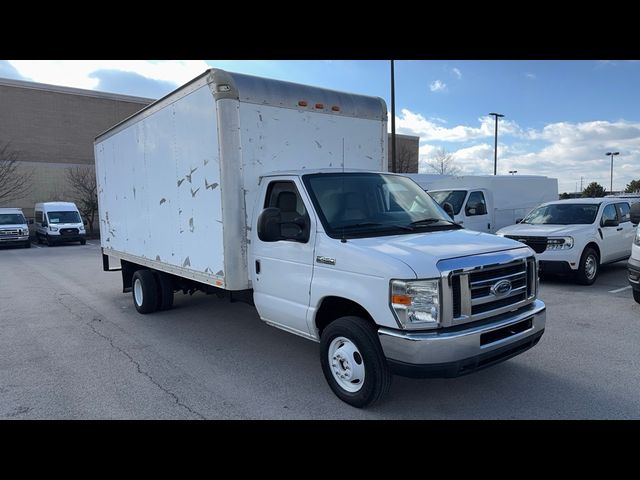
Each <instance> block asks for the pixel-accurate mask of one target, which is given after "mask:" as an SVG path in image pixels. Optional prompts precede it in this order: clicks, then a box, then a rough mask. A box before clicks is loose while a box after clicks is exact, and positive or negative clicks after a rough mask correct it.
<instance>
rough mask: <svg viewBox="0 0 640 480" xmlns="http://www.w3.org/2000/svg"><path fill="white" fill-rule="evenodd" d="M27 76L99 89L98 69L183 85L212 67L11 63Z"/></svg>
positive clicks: (187, 63) (156, 63) (184, 63)
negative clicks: (96, 76)
mask: <svg viewBox="0 0 640 480" xmlns="http://www.w3.org/2000/svg"><path fill="white" fill-rule="evenodd" d="M9 63H10V64H11V66H13V67H14V68H15V69H16V70H17V71H18V72H19V73H20V75H22V76H23V77H26V78H29V79H31V80H33V81H34V82H41V83H52V84H55V85H64V86H68V87H76V88H87V89H93V88H96V87H97V85H98V83H99V79H98V78H92V77H91V76H90V75H91V74H92V73H93V72H96V71H98V70H119V71H123V72H133V73H137V74H139V75H142V76H143V77H146V78H150V79H154V80H163V81H167V82H172V83H175V84H176V86H177V85H182V84H184V83H186V82H188V81H189V80H191V79H193V78H194V77H197V76H198V75H200V74H201V73H203V72H204V71H205V70H206V69H208V68H209V66H208V65H207V63H206V62H204V61H203V60H159V61H149V60H9Z"/></svg>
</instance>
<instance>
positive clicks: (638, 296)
mask: <svg viewBox="0 0 640 480" xmlns="http://www.w3.org/2000/svg"><path fill="white" fill-rule="evenodd" d="M633 299H634V300H635V301H636V303H640V290H634V291H633Z"/></svg>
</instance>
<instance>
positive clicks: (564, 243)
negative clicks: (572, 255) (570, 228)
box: [547, 237, 573, 250]
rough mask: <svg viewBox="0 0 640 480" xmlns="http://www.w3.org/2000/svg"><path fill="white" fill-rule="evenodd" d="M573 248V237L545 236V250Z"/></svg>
mask: <svg viewBox="0 0 640 480" xmlns="http://www.w3.org/2000/svg"><path fill="white" fill-rule="evenodd" d="M570 248H573V237H549V238H547V250H569V249H570Z"/></svg>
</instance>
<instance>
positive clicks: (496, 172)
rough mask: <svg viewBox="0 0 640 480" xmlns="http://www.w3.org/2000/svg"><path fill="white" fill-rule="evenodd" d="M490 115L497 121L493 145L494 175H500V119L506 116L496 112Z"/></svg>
mask: <svg viewBox="0 0 640 480" xmlns="http://www.w3.org/2000/svg"><path fill="white" fill-rule="evenodd" d="M489 115H493V116H494V117H495V119H496V134H495V140H494V145H493V174H494V175H497V174H498V118H500V117H504V115H503V114H501V113H494V112H491V113H490V114H489Z"/></svg>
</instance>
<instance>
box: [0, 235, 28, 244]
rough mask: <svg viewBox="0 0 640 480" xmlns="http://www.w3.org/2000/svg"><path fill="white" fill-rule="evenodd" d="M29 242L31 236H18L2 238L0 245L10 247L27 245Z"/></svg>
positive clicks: (0, 238)
mask: <svg viewBox="0 0 640 480" xmlns="http://www.w3.org/2000/svg"><path fill="white" fill-rule="evenodd" d="M28 241H29V235H18V236H12V237H0V245H9V244H11V243H25V242H28Z"/></svg>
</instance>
